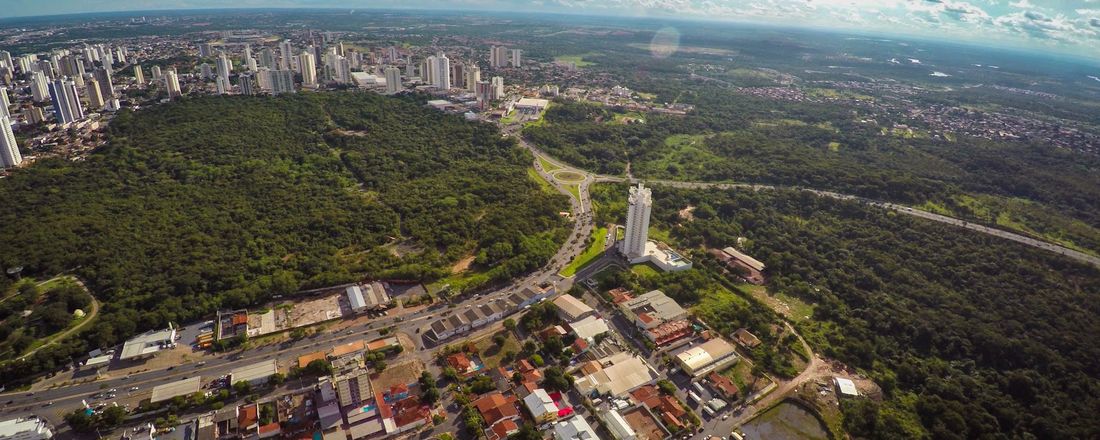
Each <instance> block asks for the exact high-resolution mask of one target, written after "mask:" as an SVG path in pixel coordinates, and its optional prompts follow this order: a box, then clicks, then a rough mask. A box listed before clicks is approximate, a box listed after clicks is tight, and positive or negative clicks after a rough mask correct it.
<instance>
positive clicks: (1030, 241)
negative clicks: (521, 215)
mask: <svg viewBox="0 0 1100 440" xmlns="http://www.w3.org/2000/svg"><path fill="white" fill-rule="evenodd" d="M544 157H545V156H544ZM593 178H594V179H595V181H597V182H630V183H636V182H639V181H643V182H645V183H647V184H652V185H664V186H670V187H673V188H689V189H707V188H719V189H750V190H754V191H760V190H774V189H790V190H799V191H807V192H810V193H813V194H817V195H819V196H822V197H830V198H834V199H838V200H853V201H858V202H863V203H866V204H868V205H872V206H877V207H880V208H885V209H891V210H894V211H897V212H900V213H902V214H907V215H911V216H914V217H920V218H923V219H926V220H932V221H936V222H940V223H945V224H949V225H954V226H959V227H962V228H966V229H969V230H971V231H975V232H980V233H983V234H986V235H991V236H994V237H999V238H1003V239H1006V240H1012V241H1015V242H1017V243H1021V244H1024V245H1027V246H1031V247H1034V248H1037V249H1042V250H1045V251H1049V252H1054V253H1056V254H1059V255H1063V256H1065V257H1067V258H1070V259H1073V260H1076V261H1079V262H1082V263H1086V264H1091V265H1093V266H1096V267H1100V257H1096V256H1094V255H1089V254H1086V253H1084V252H1080V251H1077V250H1074V249H1070V248H1067V247H1065V246H1060V245H1057V244H1054V243H1050V242H1046V241H1043V240H1039V239H1035V238H1032V237H1028V236H1025V235H1021V234H1017V233H1014V232H1009V231H1005V230H1003V229H997V228H991V227H989V226H985V225H981V224H976V223H971V222H969V221H966V220H962V219H957V218H954V217H948V216H945V215H940V214H935V213H932V212H928V211H922V210H920V209H916V208H912V207H908V206H904V205H899V204H896V203H889V202H883V201H879V200H873V199H868V198H864V197H859V196H853V195H850V194H841V193H837V192H832V191H823V190H817V189H809V188H800V187H789V186H779V185H756V184H748V183H715V182H681V181H675V180H644V179H636V178H631V179H627V178H623V177H618V176H606V175H594V176H593Z"/></svg>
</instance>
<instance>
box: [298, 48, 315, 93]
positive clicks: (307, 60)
mask: <svg viewBox="0 0 1100 440" xmlns="http://www.w3.org/2000/svg"><path fill="white" fill-rule="evenodd" d="M298 63H299V64H300V66H298V70H300V71H301V72H302V85H303V86H310V87H313V86H316V85H317V60H316V58H314V56H313V53H312V52H310V51H309V50H303V51H302V54H301V55H298Z"/></svg>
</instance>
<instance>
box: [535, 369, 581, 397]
mask: <svg viewBox="0 0 1100 440" xmlns="http://www.w3.org/2000/svg"><path fill="white" fill-rule="evenodd" d="M542 387H543V388H546V389H548V390H553V391H561V392H567V391H569V389H570V388H572V387H573V376H570V375H569V374H566V373H565V370H563V369H562V368H561V367H557V366H554V367H550V368H547V369H546V370H545V371H543V381H542Z"/></svg>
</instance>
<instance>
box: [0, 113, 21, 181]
mask: <svg viewBox="0 0 1100 440" xmlns="http://www.w3.org/2000/svg"><path fill="white" fill-rule="evenodd" d="M21 163H23V156H22V155H20V154H19V145H17V144H16V143H15V133H14V132H12V131H11V118H9V117H7V116H0V168H11V167H14V166H18V165H19V164H21Z"/></svg>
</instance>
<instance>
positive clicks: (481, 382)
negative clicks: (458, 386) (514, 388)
mask: <svg viewBox="0 0 1100 440" xmlns="http://www.w3.org/2000/svg"><path fill="white" fill-rule="evenodd" d="M494 389H496V385H495V384H494V383H493V378H491V377H489V376H487V375H481V376H476V377H474V378H473V379H471V380H470V391H472V392H473V393H474V394H484V393H488V392H489V391H492V390H494Z"/></svg>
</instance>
